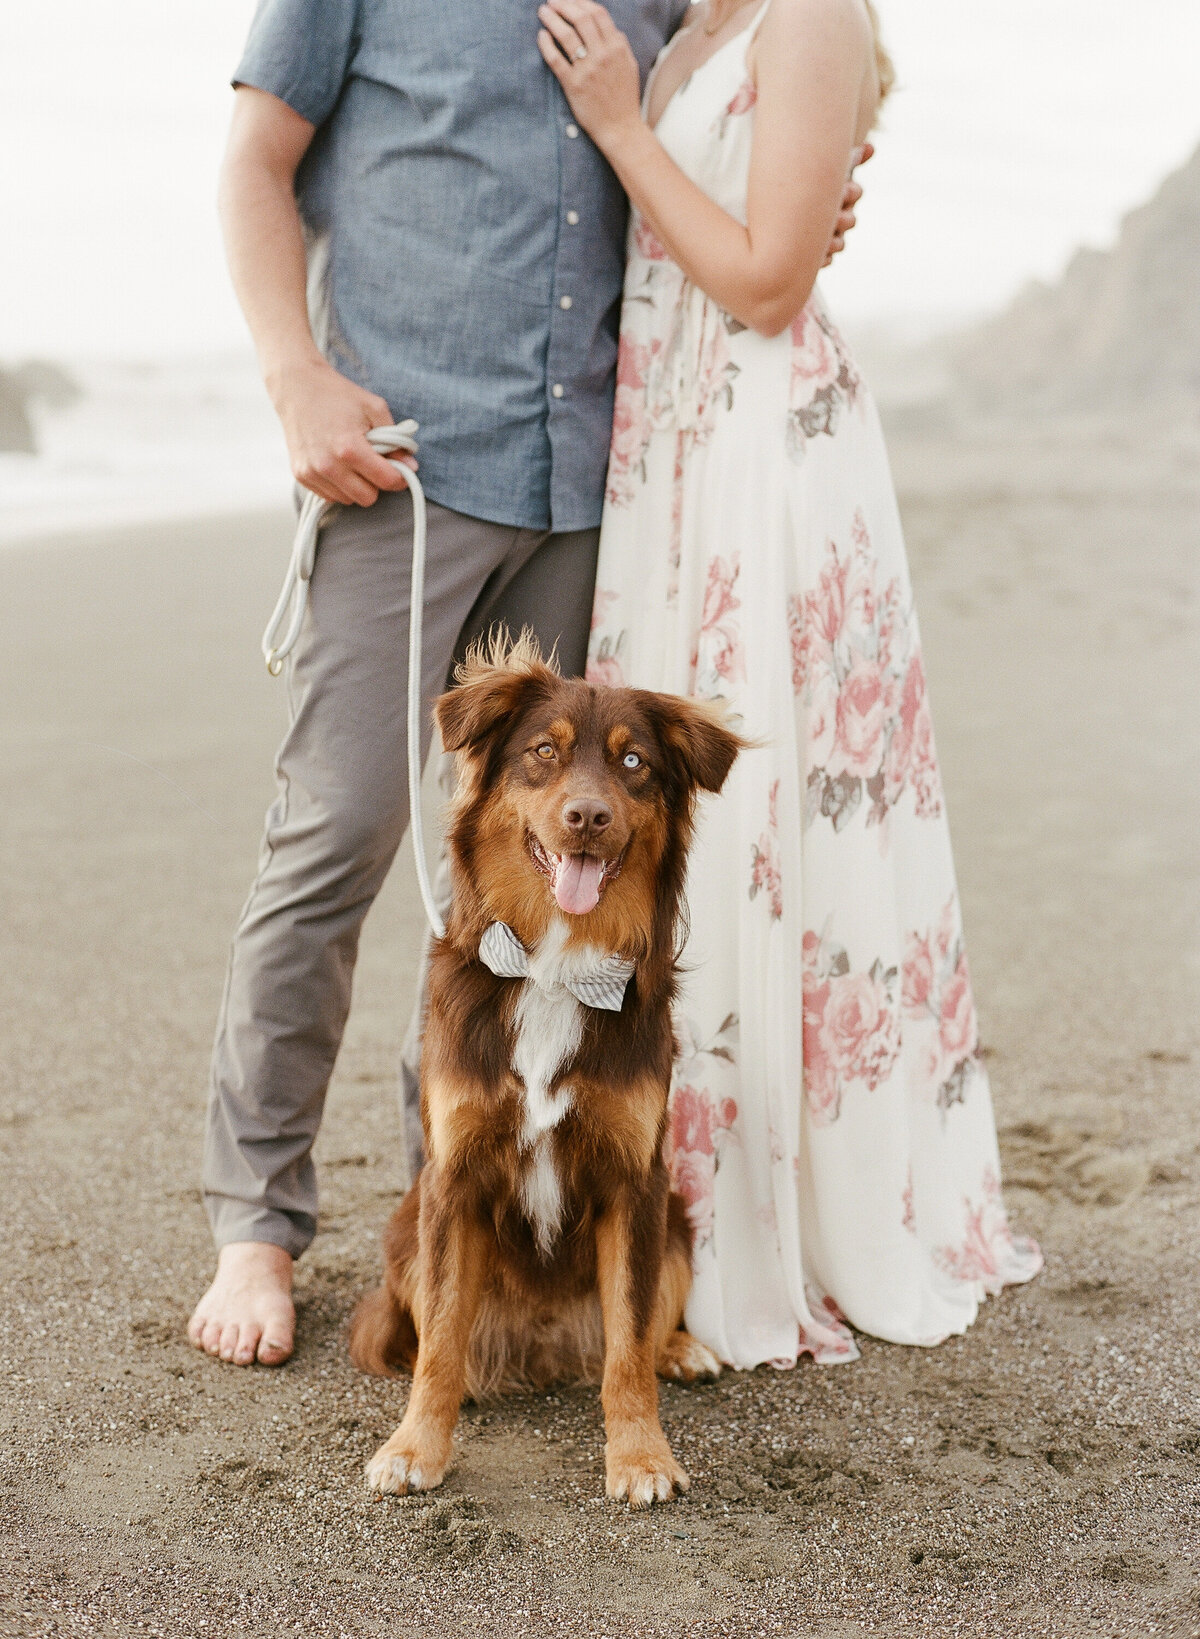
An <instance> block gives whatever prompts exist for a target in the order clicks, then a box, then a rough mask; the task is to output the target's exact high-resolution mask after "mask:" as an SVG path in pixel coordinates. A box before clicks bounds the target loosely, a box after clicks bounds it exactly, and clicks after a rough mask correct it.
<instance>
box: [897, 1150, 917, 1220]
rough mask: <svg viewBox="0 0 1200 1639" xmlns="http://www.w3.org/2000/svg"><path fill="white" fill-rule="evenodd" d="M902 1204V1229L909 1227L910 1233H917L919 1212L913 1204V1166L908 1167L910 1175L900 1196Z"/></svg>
mask: <svg viewBox="0 0 1200 1639" xmlns="http://www.w3.org/2000/svg"><path fill="white" fill-rule="evenodd" d="M900 1206H901V1213H900V1227H901V1229H907V1230H908V1233H909V1234H910V1235H915V1234H916V1233H917V1213H916V1208H915V1207H914V1206H913V1175H912V1167H911V1166H910V1167H909V1169H908V1177H907V1179H906V1180H905V1184H904V1190H903V1193H902V1194H901V1196H900Z"/></svg>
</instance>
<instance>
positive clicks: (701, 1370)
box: [655, 1331, 721, 1383]
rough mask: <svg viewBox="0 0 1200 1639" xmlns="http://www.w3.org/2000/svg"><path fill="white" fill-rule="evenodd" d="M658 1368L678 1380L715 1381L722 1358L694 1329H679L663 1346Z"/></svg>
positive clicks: (660, 1372)
mask: <svg viewBox="0 0 1200 1639" xmlns="http://www.w3.org/2000/svg"><path fill="white" fill-rule="evenodd" d="M655 1370H656V1371H657V1373H658V1375H659V1376H660V1377H667V1378H672V1379H673V1380H674V1381H675V1382H676V1383H700V1382H709V1383H711V1382H713V1381H714V1380H715V1379H716V1378H718V1377H720V1375H721V1362H720V1361H719V1360H718V1359H717V1357H716V1355H715V1354H714V1353H713V1352H712V1350H711V1349H710V1348H709V1347H708V1346H707V1344H704V1343H701V1342H700V1340H699V1339H698V1338H695V1337H693V1336H692V1334H691V1333H690V1332H684V1331H678V1332H672V1333H671V1335H670V1337H669V1338H668V1339H667V1341H666V1342H665V1343H664V1344H663V1346H662V1348H661V1349H660V1350H659V1355H658V1360H657V1361H656V1362H655Z"/></svg>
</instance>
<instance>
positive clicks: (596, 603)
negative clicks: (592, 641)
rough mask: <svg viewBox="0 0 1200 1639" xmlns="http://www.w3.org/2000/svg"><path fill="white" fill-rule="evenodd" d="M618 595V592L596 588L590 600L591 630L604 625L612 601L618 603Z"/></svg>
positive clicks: (619, 595)
mask: <svg viewBox="0 0 1200 1639" xmlns="http://www.w3.org/2000/svg"><path fill="white" fill-rule="evenodd" d="M620 597H621V594H620V593H619V592H602V591H601V590H600V588H599V587H597V588H596V595H595V597H594V599H593V600H592V631H593V632H594V631H596V630H598V628H599V627H601V626H603V625H604V622H605V620H606V619H607V618H608V611H609V610H610V609H611V608H612V606H613V604H614V603H618V602H619V601H620Z"/></svg>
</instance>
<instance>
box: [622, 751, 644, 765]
mask: <svg viewBox="0 0 1200 1639" xmlns="http://www.w3.org/2000/svg"><path fill="white" fill-rule="evenodd" d="M622 761H623V762H624V764H625V767H626V768H640V767H641V766H642V759H641V758H640V757H639V756H638V754H637V752H636V751H627V752H626V753H625V756H624V757H623V758H622Z"/></svg>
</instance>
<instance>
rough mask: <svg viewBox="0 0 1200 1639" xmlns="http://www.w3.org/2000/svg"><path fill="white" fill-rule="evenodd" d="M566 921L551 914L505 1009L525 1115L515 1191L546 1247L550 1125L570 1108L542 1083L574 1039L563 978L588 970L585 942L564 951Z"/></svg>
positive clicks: (576, 1006) (574, 1012)
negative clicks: (509, 1013) (509, 1011)
mask: <svg viewBox="0 0 1200 1639" xmlns="http://www.w3.org/2000/svg"><path fill="white" fill-rule="evenodd" d="M566 938H567V926H566V923H565V922H564V921H563V920H562V918H561V917H555V919H554V921H553V922H552V923H551V925H550V928H549V931H548V932H547V933H546V935H545V937H544V938H543V939H542V941H541V943H540V944H539V945H538V947H537V949H536V950H533V951H531V952H530V955H529V977H528V979H526V980H525V983H524V984H523V986H522V987H521V995H520V998H519V1000H518V1002H517V1007H516V1012H515V1013H514V1015H513V1028H514V1032H515V1038H516V1039H515V1042H514V1045H513V1058H512V1067H513V1070H514V1071H515V1072H516V1074H517V1075H518V1076H520V1078H521V1080H522V1081H523V1082H524V1083H525V1121H524V1125H523V1127H522V1130H521V1148H522V1150H523V1152H524V1154H523V1157H522V1168H523V1170H522V1175H521V1199H522V1202H523V1204H524V1207H525V1215H526V1217H527V1218H528V1220H529V1222H530V1224H531V1226H532V1228H533V1232H534V1235H535V1236H536V1238H537V1242H538V1246H539V1247H540V1248H541V1250H542V1251H543V1252H548V1251H549V1249H550V1247H551V1245H552V1244H553V1241H554V1237H555V1235H556V1233H557V1232H558V1225H559V1219H560V1218H561V1216H562V1191H561V1189H560V1187H559V1181H558V1174H557V1172H556V1171H555V1166H554V1154H553V1145H552V1142H551V1139H550V1136H549V1135H550V1131H551V1129H552V1128H553V1127H556V1126H557V1125H558V1123H559V1122H560V1121H561V1120H562V1118H563V1116H564V1115H566V1113H567V1111H568V1110H569V1109H570V1108H571V1099H572V1096H573V1095H572V1091H571V1088H570V1087H560V1088H559V1089H558V1091H557V1092H556V1093H554V1094H551V1092H550V1083H551V1082H552V1081H553V1080H554V1077H555V1076H556V1075H557V1073H558V1071H559V1070H560V1069H561V1067H562V1065H563V1064H564V1063H565V1062H566V1060H567V1059H568V1058H570V1056H571V1054H572V1053H574V1051H575V1049H576V1048H577V1047H578V1046H579V1038H580V1035H581V1033H582V1031H583V1012H584V1010H583V1006H582V1004H581V1003H580V1002H578V1001H577V1000H576V999H575V997H574V996H573V995H572V994H571V992H570V991H569V990H568V989H567V987H566V985H565V984H564V982H563V981H564V979H565V978H567V977H569V976H570V974H571V973H572V971H573V970H575V969H576V968H578V969H580V970H582V971H588V970H592V969H594V968H595V966H596V952H595V951H593V950H591V949H590V948H588V947H584V948H582V949H579V950H575V951H571V952H570V953H568V952H566V951H565V950H564V949H563V947H564V945H565V943H566Z"/></svg>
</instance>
